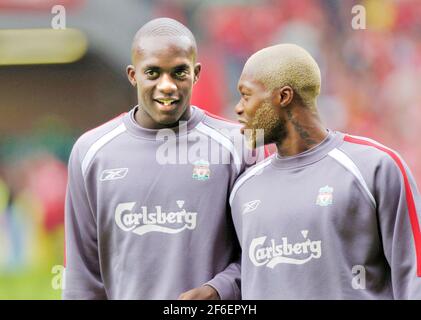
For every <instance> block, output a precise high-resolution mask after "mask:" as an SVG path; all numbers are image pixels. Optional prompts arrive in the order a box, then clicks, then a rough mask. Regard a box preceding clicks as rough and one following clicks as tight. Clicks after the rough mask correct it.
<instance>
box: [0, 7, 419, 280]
mask: <svg viewBox="0 0 421 320" xmlns="http://www.w3.org/2000/svg"><path fill="white" fill-rule="evenodd" d="M357 4H361V5H363V7H364V8H365V10H366V29H359V30H355V29H353V28H352V24H351V22H352V19H353V17H354V16H355V14H353V13H352V7H353V6H354V5H357ZM121 5H124V4H121ZM148 8H149V10H151V12H150V18H151V19H152V18H153V17H159V16H168V17H172V18H175V19H178V20H179V21H181V22H183V23H185V24H186V25H187V26H189V28H190V29H191V30H192V31H193V32H194V34H195V36H196V37H197V40H198V46H199V61H200V62H201V63H202V65H203V70H202V75H201V79H200V81H199V82H198V84H197V85H196V87H195V89H194V94H193V98H192V103H193V104H196V105H199V106H201V107H202V108H204V109H207V110H209V111H211V112H213V113H215V114H219V115H222V116H225V117H228V118H231V119H235V115H234V106H235V104H236V103H237V100H238V99H239V95H238V93H237V89H236V86H237V80H238V77H239V75H240V73H241V70H242V66H243V64H244V62H245V61H246V60H247V58H248V57H249V56H250V54H252V53H253V52H255V51H257V50H259V49H260V48H263V47H265V46H268V45H271V44H276V43H281V42H291V43H296V44H298V45H301V46H303V47H304V48H306V49H307V50H308V51H309V52H310V53H311V54H312V55H313V56H314V57H315V59H316V61H317V62H318V63H319V65H320V67H321V71H322V94H321V96H320V98H319V100H318V106H319V109H320V112H321V115H322V118H323V120H324V121H325V123H326V124H327V126H328V127H329V128H331V129H335V130H341V131H344V132H348V133H350V134H354V135H362V136H367V137H370V138H373V139H375V140H377V141H379V142H381V143H383V144H385V145H387V146H389V147H391V148H393V149H395V150H397V151H398V152H399V153H400V154H401V155H402V156H403V158H404V159H405V160H406V162H407V163H408V164H409V166H410V168H411V169H412V172H413V173H414V175H415V177H416V180H417V183H418V185H420V184H421V160H419V159H421V148H420V147H419V146H420V144H419V143H418V137H420V136H421V125H420V124H421V90H420V89H421V87H420V84H421V19H419V17H420V16H421V1H418V0H400V1H397V0H396V1H393V0H366V1H338V0H273V1H259V2H258V1H226V2H224V1H202V2H199V1H193V0H190V1H189V0H179V1H171V2H170V1H150V2H149V6H148ZM145 22H146V21H145ZM127 108H129V106H127ZM122 111H126V110H122ZM80 133H81V132H74V131H71V130H69V131H63V130H57V128H53V129H51V130H49V131H48V130H47V131H45V130H44V135H40V136H37V138H36V139H35V138H34V136H32V137H28V136H21V137H7V138H5V139H1V141H0V272H3V273H4V272H16V270H19V268H22V267H24V266H27V265H28V264H31V263H38V262H39V260H43V261H44V262H45V261H50V262H51V261H53V262H51V263H57V261H58V263H61V262H60V260H61V259H62V257H63V253H62V251H63V246H62V242H63V216H64V212H63V206H64V198H65V186H66V176H67V173H66V162H67V158H68V155H69V152H70V149H71V146H72V143H73V142H74V141H75V138H76V137H77V135H79V134H80ZM35 141H36V142H35ZM22 150H24V151H22ZM51 255H53V257H52V258H51ZM49 256H50V258H48V257H49ZM34 261H35V262H34Z"/></svg>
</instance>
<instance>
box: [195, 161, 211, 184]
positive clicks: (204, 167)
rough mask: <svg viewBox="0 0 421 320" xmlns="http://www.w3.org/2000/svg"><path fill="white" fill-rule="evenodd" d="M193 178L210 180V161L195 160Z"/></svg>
mask: <svg viewBox="0 0 421 320" xmlns="http://www.w3.org/2000/svg"><path fill="white" fill-rule="evenodd" d="M193 164H194V167H193V175H192V178H193V179H196V180H200V181H203V180H208V179H209V176H210V169H209V162H208V161H206V160H198V161H195V162H194V163H193Z"/></svg>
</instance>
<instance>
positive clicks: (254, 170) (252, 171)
mask: <svg viewBox="0 0 421 320" xmlns="http://www.w3.org/2000/svg"><path fill="white" fill-rule="evenodd" d="M274 156H275V154H273V155H271V156H270V157H269V158H266V159H265V160H263V161H262V162H260V163H258V164H256V165H255V166H254V167H251V168H250V169H249V170H247V171H246V173H245V174H244V175H243V176H242V177H241V178H240V179H238V180H237V182H236V183H235V184H234V187H233V188H232V191H231V194H230V198H229V203H230V205H232V201H233V199H234V197H235V194H236V193H237V191H238V189H239V188H240V187H241V185H242V184H243V183H244V182H246V181H247V180H248V179H249V178H251V177H252V176H255V175H256V174H258V173H259V174H260V173H261V172H259V171H261V170H263V169H264V168H265V167H267V166H268V165H269V164H270V163H271V160H272V158H273V157H274Z"/></svg>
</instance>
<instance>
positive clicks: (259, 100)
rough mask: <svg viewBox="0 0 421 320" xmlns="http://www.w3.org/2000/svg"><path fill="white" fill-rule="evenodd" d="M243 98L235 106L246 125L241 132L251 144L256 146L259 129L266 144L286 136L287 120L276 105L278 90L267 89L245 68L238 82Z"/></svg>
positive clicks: (240, 120) (239, 119)
mask: <svg viewBox="0 0 421 320" xmlns="http://www.w3.org/2000/svg"><path fill="white" fill-rule="evenodd" d="M238 90H239V92H240V95H241V98H240V101H239V102H238V104H237V105H236V107H235V112H236V113H237V115H238V121H239V122H240V123H241V124H243V125H244V126H243V127H242V128H241V133H242V134H245V136H246V138H247V140H248V142H249V144H250V146H251V147H252V148H256V147H257V144H258V143H261V142H260V141H258V135H259V134H258V131H257V130H263V139H264V143H265V144H270V143H273V142H277V141H279V139H280V138H281V137H283V136H285V132H286V127H285V123H286V122H285V120H284V118H283V116H282V113H281V108H280V107H279V106H278V107H277V106H276V101H277V99H276V94H277V90H267V89H266V88H265V86H264V85H263V84H262V83H261V82H259V81H257V80H256V79H255V78H254V77H253V74H252V73H248V72H246V71H245V70H243V73H242V74H241V77H240V80H239V82H238Z"/></svg>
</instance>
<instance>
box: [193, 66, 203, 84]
mask: <svg viewBox="0 0 421 320" xmlns="http://www.w3.org/2000/svg"><path fill="white" fill-rule="evenodd" d="M200 70H202V65H201V64H200V63H196V64H195V66H194V78H193V84H195V83H196V82H197V81H198V80H199V76H200Z"/></svg>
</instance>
